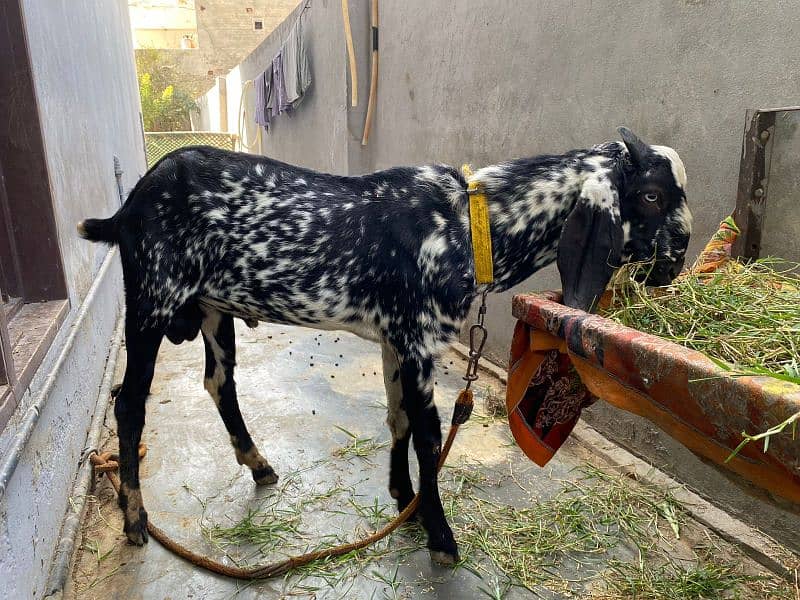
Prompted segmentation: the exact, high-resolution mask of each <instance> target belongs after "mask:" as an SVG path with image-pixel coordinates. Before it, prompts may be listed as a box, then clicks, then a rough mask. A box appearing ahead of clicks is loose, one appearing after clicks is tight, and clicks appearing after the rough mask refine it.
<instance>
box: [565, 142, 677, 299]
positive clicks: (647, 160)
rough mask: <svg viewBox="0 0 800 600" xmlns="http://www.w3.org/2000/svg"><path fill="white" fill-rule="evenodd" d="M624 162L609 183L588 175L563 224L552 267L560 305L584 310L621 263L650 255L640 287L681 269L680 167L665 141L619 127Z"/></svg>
mask: <svg viewBox="0 0 800 600" xmlns="http://www.w3.org/2000/svg"><path fill="white" fill-rule="evenodd" d="M619 132H620V134H621V135H622V141H623V143H624V145H625V147H626V148H627V151H628V157H629V161H628V163H626V164H624V165H622V166H621V168H620V169H617V173H618V177H617V178H616V182H614V181H610V182H609V181H607V180H606V179H605V178H603V177H597V178H595V179H593V180H591V181H590V182H589V183H588V184H587V185H585V186H584V189H583V191H582V193H581V199H580V201H579V202H578V203H577V205H576V207H575V209H574V210H573V211H572V213H571V214H570V216H569V217H568V219H567V222H566V223H565V225H564V229H563V232H562V236H561V241H560V244H559V251H558V267H559V271H560V272H561V280H562V284H563V288H564V303H565V304H567V305H568V306H572V307H575V308H581V309H583V310H591V309H592V308H594V306H595V304H596V302H597V300H598V298H599V296H600V294H602V292H603V290H604V289H605V287H606V285H607V284H608V281H609V279H610V278H611V276H612V274H613V272H614V270H615V269H616V268H617V267H619V266H621V265H622V264H624V263H627V262H639V261H654V262H653V265H652V267H651V268H649V269H648V270H647V274H646V275H644V276H643V277H642V279H644V282H645V283H646V284H647V285H666V284H668V283H670V282H671V281H672V280H673V279H675V277H676V276H677V275H678V273H679V272H680V270H681V268H682V267H683V261H684V257H685V254H686V247H687V245H688V243H689V236H690V234H691V230H692V214H691V212H690V211H689V206H688V204H687V202H686V192H685V187H686V170H685V168H684V166H683V162H682V161H681V159H680V157H679V156H678V153H677V152H675V150H673V149H672V148H669V147H667V146H650V145H648V144H645V143H644V142H643V141H642V140H640V139H639V138H638V137H636V135H634V134H633V132H631V131H630V130H629V129H626V128H625V127H620V128H619Z"/></svg>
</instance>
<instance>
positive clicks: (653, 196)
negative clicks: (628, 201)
mask: <svg viewBox="0 0 800 600" xmlns="http://www.w3.org/2000/svg"><path fill="white" fill-rule="evenodd" d="M644 199H645V200H646V201H647V202H658V194H656V193H655V192H648V193H647V194H645V195H644Z"/></svg>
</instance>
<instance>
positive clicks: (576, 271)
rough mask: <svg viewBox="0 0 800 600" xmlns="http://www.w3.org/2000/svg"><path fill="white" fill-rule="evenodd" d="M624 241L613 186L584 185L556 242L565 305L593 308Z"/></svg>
mask: <svg viewBox="0 0 800 600" xmlns="http://www.w3.org/2000/svg"><path fill="white" fill-rule="evenodd" d="M587 188H588V189H587ZM623 243H624V234H623V231H622V220H621V218H620V213H619V197H618V194H617V191H616V189H614V188H613V187H612V186H610V185H598V184H594V185H591V187H588V186H584V190H583V191H582V192H581V197H580V198H579V199H578V202H577V204H576V205H575V208H574V209H573V210H572V212H571V213H570V215H569V217H567V221H566V223H564V228H563V229H562V231H561V239H560V240H559V243H558V261H557V264H558V271H559V273H560V274H561V286H562V289H563V291H564V304H565V305H567V306H570V307H572V308H580V309H581V310H585V311H587V312H590V311H592V310H593V309H594V307H595V306H596V304H597V301H598V300H599V299H600V296H601V295H602V293H603V291H604V290H605V289H606V286H607V285H608V282H609V280H610V279H611V276H612V275H613V274H614V271H615V270H616V268H617V267H619V266H620V260H621V256H622V246H623Z"/></svg>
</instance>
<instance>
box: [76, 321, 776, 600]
mask: <svg viewBox="0 0 800 600" xmlns="http://www.w3.org/2000/svg"><path fill="white" fill-rule="evenodd" d="M237 333H238V356H237V362H238V366H237V372H236V379H237V385H238V391H239V398H240V404H241V408H242V412H243V413H244V416H245V421H246V422H247V424H248V426H249V429H250V431H251V434H252V435H253V438H254V440H255V442H256V444H257V445H258V446H259V448H260V449H261V451H262V453H263V454H264V455H265V456H266V457H267V458H268V460H269V461H270V462H271V463H272V465H273V466H274V467H275V469H276V471H277V472H278V474H279V476H280V477H281V479H280V481H279V482H278V484H277V486H275V487H260V488H257V487H256V486H255V485H254V483H253V481H252V479H251V477H250V473H249V471H248V470H247V469H246V468H244V467H240V466H239V465H238V464H237V463H236V461H235V459H234V455H233V451H232V448H231V447H230V445H229V442H228V436H227V434H226V432H225V430H224V427H223V425H222V422H221V420H220V418H219V417H218V415H217V413H216V411H215V409H214V406H213V404H212V402H211V400H210V398H209V397H208V395H207V394H206V392H205V391H204V389H203V386H202V372H203V349H202V342H200V341H199V340H196V341H195V342H193V343H187V344H183V345H182V346H179V347H175V346H172V345H171V344H169V343H165V345H164V347H163V348H162V351H161V354H160V356H159V362H158V365H157V368H156V378H155V380H154V383H153V387H152V395H151V398H150V399H149V401H148V414H147V425H146V428H145V433H144V441H145V442H146V443H147V445H148V448H149V449H148V453H147V456H146V458H145V459H144V460H143V462H142V489H143V494H144V500H145V505H146V507H147V509H148V511H149V514H150V518H151V520H152V521H153V522H154V523H155V524H156V525H158V526H159V527H161V528H162V529H164V530H166V531H167V532H169V533H170V534H172V535H174V536H175V538H176V539H178V540H179V541H181V542H184V543H186V544H187V545H188V546H189V547H192V548H193V549H195V550H199V551H201V552H204V553H206V554H208V555H210V556H212V557H215V558H220V559H224V560H227V561H228V562H231V563H232V562H234V561H237V562H242V563H250V564H255V563H259V562H266V561H267V560H268V559H274V558H278V557H282V556H286V555H292V554H298V553H300V552H302V551H303V550H306V549H308V548H310V547H313V546H314V545H315V544H319V543H320V542H328V543H330V542H331V541H333V539H334V538H335V539H338V540H342V541H344V540H351V539H353V538H355V537H358V536H360V535H363V534H364V533H365V532H367V531H371V530H372V529H373V527H374V525H375V524H376V523H379V524H382V523H384V522H385V521H386V520H387V519H388V518H390V517H393V516H394V503H393V501H392V499H391V498H390V497H389V494H388V491H387V489H386V485H387V481H388V480H387V465H388V449H387V448H386V447H375V445H376V444H377V445H378V446H382V445H384V444H388V441H389V434H388V430H387V428H386V426H385V424H384V420H385V399H384V392H383V380H382V375H381V371H380V351H379V349H378V348H377V346H375V345H373V344H369V343H367V342H364V341H362V340H360V339H358V338H356V337H353V336H351V335H347V334H343V333H336V332H317V331H314V330H308V329H299V328H290V327H281V326H271V325H261V326H260V327H259V328H258V329H256V330H249V329H247V328H245V327H244V326H243V324H241V323H237ZM120 358H121V360H120V368H122V366H124V357H120ZM462 371H463V362H462V361H461V360H460V359H459V358H458V357H457V356H456V355H455V354H452V355H446V356H445V357H444V359H443V360H442V364H441V365H440V370H439V377H438V381H437V386H436V388H435V389H436V402H437V404H438V405H439V407H440V410H441V413H442V420H443V423H449V415H450V410H451V405H452V401H453V399H454V398H455V396H456V394H457V391H458V390H459V389H460V387H461V383H462V382H461V380H460V377H461V373H462ZM487 377H488V376H486V375H484V376H483V379H482V380H481V381H480V382H479V385H478V388H477V389H478V390H479V391H480V392H481V393H480V394H479V399H478V402H477V404H478V405H479V406H480V404H481V398H480V397H482V396H483V395H484V393H490V392H489V391H488V389H487V387H486V386H487V385H494V386H498V385H499V384H498V382H496V381H495V382H492V381H491V380H487ZM116 380H117V381H119V380H121V373H118V374H117V379H116ZM107 427H108V430H109V434H113V431H114V428H115V423H114V420H113V416H111V414H110V413H109V417H108V419H107ZM344 430H346V431H347V432H350V433H352V434H354V435H356V436H358V437H359V438H360V440H361V441H360V443H359V444H358V447H359V448H360V450H359V451H358V452H355V451H353V439H352V438H351V437H350V436H349V435H348V434H347V433H346V432H345V431H344ZM509 435H510V434H509V433H508V428H507V426H506V425H505V422H504V421H502V420H497V421H493V420H491V419H489V418H486V417H481V416H480V415H478V416H477V417H474V418H473V419H472V420H471V421H470V422H469V423H468V424H467V425H466V426H465V427H464V428H463V430H462V432H461V433H460V434H459V437H458V439H457V441H456V446H455V448H454V451H453V452H452V453H451V459H450V460H449V461H448V464H449V465H452V468H446V469H445V470H444V471H443V473H442V482H443V483H442V487H443V489H444V490H446V492H445V493H444V495H445V498H446V499H447V500H446V510H447V505H448V503H451V502H453V501H455V500H454V498H455V499H457V498H459V497H467V496H469V495H470V494H480V495H481V496H482V497H484V498H487V499H490V500H492V501H494V502H495V503H497V506H509V505H510V506H517V507H525V506H530V505H531V504H532V502H534V501H536V500H542V499H547V498H552V497H553V496H555V495H556V494H558V493H559V491H561V490H562V489H563V488H564V486H565V485H567V484H568V482H575V481H577V480H578V479H579V478H580V477H581V473H580V471H578V470H577V469H579V468H580V467H581V466H582V465H586V464H587V463H589V464H595V465H596V466H598V467H601V468H607V467H608V466H607V465H601V464H598V461H597V460H596V459H593V458H592V455H591V453H590V452H588V451H587V450H586V449H583V448H582V447H580V446H578V445H577V444H573V443H567V444H566V445H565V446H564V447H563V448H562V450H561V451H560V452H559V454H558V455H557V456H556V458H555V459H554V460H553V461H552V462H551V464H550V465H548V467H547V468H545V469H540V468H538V467H536V466H535V465H534V464H533V463H531V462H529V461H528V460H527V459H526V458H525V457H524V456H523V455H522V453H521V452H520V451H519V450H518V449H517V448H516V446H515V445H514V444H513V443H512V442H511V441H510V437H509ZM107 445H108V446H109V447H115V446H116V438H115V437H114V436H113V435H110V436H109V441H108V443H107ZM348 446H349V447H350V448H351V451H350V452H347V451H342V448H346V447H348ZM356 454H363V455H364V456H356ZM415 468H416V467H415V465H412V469H413V471H412V473H415ZM478 475H479V476H478ZM414 479H416V477H414ZM476 482H477V483H476ZM471 484H472V485H473V487H470V485H471ZM459 494H462V496H459ZM456 512H457V511H456ZM248 513H250V514H256V513H262V514H263V513H267V514H268V515H269V518H268V520H267V521H268V522H269V521H270V520H274V522H275V523H276V524H280V525H281V526H282V527H283V528H284V529H288V530H290V531H289V532H288V533H285V534H283V538H279V539H278V543H277V544H275V543H274V541H273V540H270V539H264V540H262V542H261V544H262V545H259V544H243V545H235V544H234V545H225V541H224V540H222V539H220V538H219V537H216V538H215V537H214V535H213V532H214V526H215V525H220V526H222V527H230V526H232V525H233V524H235V523H237V522H239V521H240V520H241V519H243V518H244V517H245V516H247V515H248ZM459 518H460V516H459V515H458V514H456V516H455V519H454V520H456V521H458V520H459ZM455 529H456V530H458V526H456V527H455ZM667 529H668V528H667ZM121 531H122V524H121V514H120V511H119V510H118V509H117V507H116V504H115V501H114V495H113V491H112V490H111V489H110V486H109V485H108V483H107V482H106V481H105V479H102V480H100V482H99V483H98V485H97V487H96V490H95V496H94V497H93V498H92V502H90V504H89V509H88V511H87V515H86V518H85V521H84V526H83V531H82V539H81V540H80V541H79V544H80V550H79V552H78V554H77V557H76V561H75V564H74V566H73V570H72V577H71V582H70V586H69V587H68V589H67V590H66V592H67V593H66V596H67V597H78V598H87V599H94V598H97V599H103V600H106V599H107V598H159V599H167V598H176V599H177V598H220V599H222V598H231V597H237V596H238V597H241V598H257V597H266V598H283V597H289V598H294V597H300V598H443V599H444V598H478V597H495V596H492V595H491V594H493V591H492V590H493V588H495V587H497V588H499V589H500V591H505V593H504V595H503V594H499V593H498V594H496V597H505V598H527V597H531V596H532V593H533V592H531V591H530V590H528V589H525V588H522V587H511V588H510V589H508V590H505V588H506V587H507V586H508V584H509V583H510V582H511V579H509V577H508V576H507V575H506V574H504V572H503V571H502V570H500V569H498V568H497V566H496V565H495V564H494V563H492V562H491V561H488V560H486V559H484V558H483V557H482V555H481V554H480V552H479V551H477V550H475V549H470V548H465V547H464V545H463V543H462V547H461V549H462V558H463V557H467V558H468V559H469V560H468V565H467V567H464V568H457V569H455V570H453V569H447V568H442V567H437V566H434V565H432V564H431V562H430V560H429V558H428V554H427V551H425V550H424V549H422V545H423V544H424V542H423V539H422V535H421V532H420V529H419V528H418V527H417V526H416V525H408V526H405V527H403V528H402V529H401V530H399V531H398V532H396V533H395V534H394V535H393V536H392V537H391V538H390V539H389V540H387V541H384V542H380V543H379V544H378V545H377V547H376V548H374V549H372V550H371V551H370V552H369V553H365V554H364V555H362V556H361V557H359V558H358V559H356V560H350V561H347V562H345V563H338V564H333V565H328V566H327V567H324V568H321V567H319V566H314V567H312V568H311V569H309V570H307V571H305V572H302V573H299V574H292V575H291V576H288V577H284V578H278V579H276V580H271V581H266V582H240V581H235V580H231V579H226V578H223V577H219V576H215V575H212V574H210V573H208V572H205V571H202V570H199V569H197V568H194V567H192V566H191V565H189V564H188V563H186V562H184V561H182V560H180V559H178V558H176V557H175V556H173V555H171V554H169V553H168V552H167V551H166V550H164V548H162V547H161V546H160V545H159V544H158V543H157V542H156V541H154V540H151V541H150V543H149V544H148V545H146V546H145V547H143V548H138V547H134V546H131V545H129V544H127V543H126V542H125V538H124V536H123V535H122V533H121ZM682 533H683V535H682V536H681V540H679V541H675V540H673V541H672V546H671V549H670V553H671V555H673V556H678V557H680V556H684V557H687V556H688V557H691V556H694V553H693V549H696V546H697V544H699V543H700V541H701V540H706V541H707V540H710V539H711V537H709V536H708V535H707V532H705V531H703V530H702V528H700V527H699V526H698V525H697V524H692V523H687V524H686V525H684V529H683V531H682ZM553 535H556V534H555V532H554V533H553ZM326 536H327V537H326ZM330 536H333V538H332V537H330ZM457 536H458V533H457ZM653 536H654V538H658V537H659V536H658V531H657V529H654V530H653ZM717 542H718V543H719V544H721V545H719V546H717V545H715V549H716V550H718V551H721V552H723V554H725V555H726V556H728V555H730V556H735V551H734V550H733V549H731V548H728V547H727V546H725V545H724V543H723V542H720V541H718V540H717V541H716V542H715V543H717ZM720 548H722V550H720ZM637 556H638V555H637V553H636V551H635V550H634V549H633V548H630V547H627V546H625V545H624V544H622V545H620V546H619V547H616V548H614V549H613V550H611V551H608V552H603V553H598V554H597V555H595V556H590V557H583V558H581V559H580V560H560V561H556V562H554V563H553V567H552V569H554V570H555V575H556V578H559V577H561V578H563V580H564V581H565V582H566V583H565V585H564V586H561V587H563V589H561V590H560V591H552V589H550V590H548V589H546V588H545V587H534V591H535V592H536V595H537V596H538V597H544V598H562V597H587V596H588V595H590V594H591V593H593V592H592V590H596V589H597V581H599V580H598V578H597V576H596V574H597V573H599V572H600V571H602V570H603V569H604V568H605V567H606V565H607V563H608V561H609V560H612V559H619V560H623V561H636V560H637ZM735 560H737V561H740V562H742V561H744V562H746V559H744V558H743V557H736V558H735ZM753 569H754V572H755V571H757V569H755V567H753ZM549 587H550V588H553V587H554V586H552V585H550V586H549ZM555 587H560V586H555ZM570 590H571V591H570ZM604 597H607V596H604ZM744 597H748V596H747V595H745V596H744ZM753 597H759V596H753ZM760 597H761V598H763V597H765V596H763V595H761V596H760Z"/></svg>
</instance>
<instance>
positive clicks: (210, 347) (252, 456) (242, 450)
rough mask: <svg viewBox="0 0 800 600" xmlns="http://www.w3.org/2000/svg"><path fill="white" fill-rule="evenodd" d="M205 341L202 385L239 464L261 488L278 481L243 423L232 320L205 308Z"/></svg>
mask: <svg viewBox="0 0 800 600" xmlns="http://www.w3.org/2000/svg"><path fill="white" fill-rule="evenodd" d="M203 314H204V317H203V322H202V324H201V326H200V330H201V331H202V332H203V342H204V343H205V347H206V371H205V378H204V380H203V383H204V385H205V388H206V390H207V391H208V393H209V394H210V395H211V398H212V399H213V400H214V404H216V405H217V410H218V411H219V414H220V416H221V417H222V422H223V423H224V424H225V429H227V430H228V435H229V436H230V438H231V444H232V445H233V450H234V452H235V453H236V461H237V462H238V463H239V464H240V465H247V467H248V468H249V469H250V472H251V473H252V475H253V480H254V481H255V482H256V483H257V484H259V485H267V484H271V483H275V482H277V481H278V476H277V475H276V474H275V471H274V470H273V468H272V467H271V466H270V464H269V462H267V459H266V458H264V457H263V456H261V453H260V452H259V451H258V448H256V445H255V444H254V443H253V439H252V438H251V437H250V432H249V431H247V426H246V425H245V424H244V419H243V418H242V413H241V411H240V410H239V401H238V400H237V398H236V383H235V382H234V380H233V368H234V366H235V365H236V333H235V331H234V328H233V317H232V316H230V315H226V314H223V313H221V312H219V311H217V310H214V309H210V308H203Z"/></svg>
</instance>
